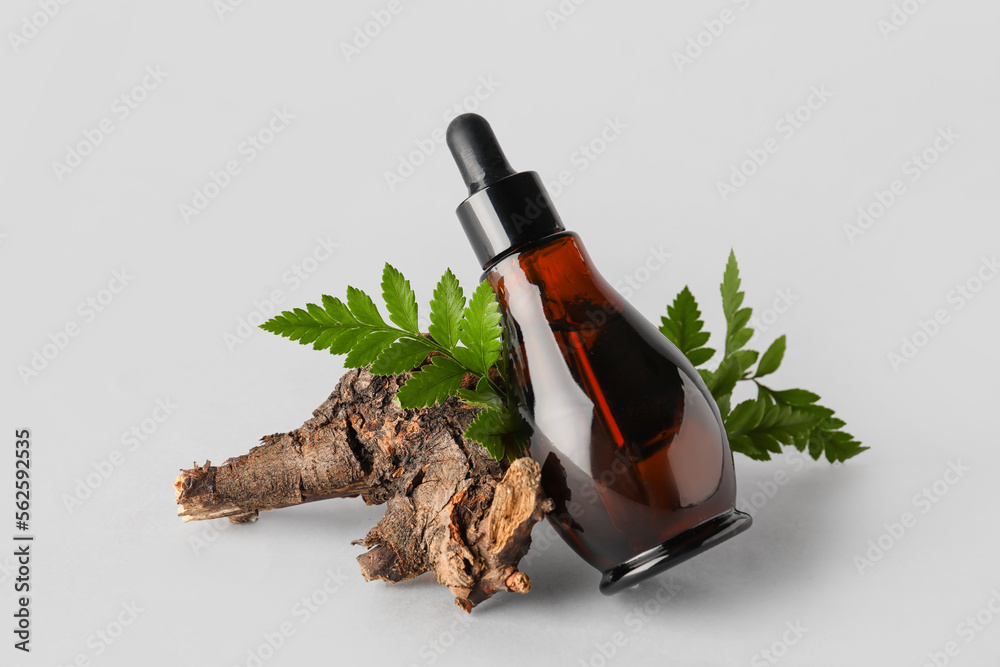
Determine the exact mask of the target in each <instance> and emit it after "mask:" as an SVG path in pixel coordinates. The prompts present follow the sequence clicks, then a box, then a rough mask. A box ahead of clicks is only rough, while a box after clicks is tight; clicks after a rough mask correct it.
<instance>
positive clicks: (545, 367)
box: [448, 114, 751, 593]
mask: <svg viewBox="0 0 1000 667" xmlns="http://www.w3.org/2000/svg"><path fill="white" fill-rule="evenodd" d="M448 143H449V147H450V148H451V150H452V153H453V155H454V156H455V158H456V161H457V162H458V165H459V169H460V170H461V172H462V175H463V176H464V177H465V180H466V183H467V184H468V185H469V193H470V196H469V198H468V199H466V200H465V201H464V202H463V203H462V205H461V206H459V208H458V216H459V219H460V220H461V222H462V224H463V227H464V228H465V231H466V234H467V236H468V237H469V240H470V242H471V243H472V245H473V248H474V250H475V251H476V254H477V256H478V258H479V260H480V262H481V263H482V266H483V268H484V270H485V273H484V278H485V279H486V280H487V281H489V283H490V285H491V286H492V288H493V290H494V292H495V293H496V294H497V297H498V300H499V302H500V307H501V313H502V316H503V325H504V344H505V346H506V348H507V349H506V352H507V353H508V355H509V358H510V362H511V369H510V370H511V371H512V373H511V377H512V378H513V379H514V380H515V381H516V383H517V386H516V387H515V388H514V389H515V394H516V396H517V399H518V402H519V409H520V410H521V412H522V414H524V416H525V418H526V419H527V420H528V422H529V423H530V424H531V426H532V430H533V435H532V439H531V445H530V453H531V456H532V457H533V458H535V459H536V460H537V461H538V462H539V463H540V464H541V465H542V485H543V488H544V490H545V492H546V493H547V494H548V495H549V497H551V498H552V499H553V500H554V501H555V504H556V509H555V511H554V512H553V513H552V514H551V515H550V520H551V521H552V523H553V525H554V526H555V527H556V529H557V531H558V532H559V534H560V535H561V536H562V537H563V539H565V540H566V542H567V543H568V544H569V545H570V546H571V547H572V548H573V549H574V550H575V551H576V552H577V553H578V554H579V555H580V556H581V557H583V558H584V559H585V560H586V561H587V562H589V563H590V564H591V565H593V566H594V567H596V568H597V569H598V570H600V571H602V572H603V573H604V577H603V579H602V582H601V589H602V591H604V592H606V593H612V592H616V591H617V590H620V589H622V588H624V587H628V586H631V585H632V584H634V583H635V582H636V581H638V580H640V579H642V578H645V577H648V576H651V575H653V574H655V573H657V572H659V571H662V570H664V569H666V568H667V567H670V566H672V565H675V564H677V563H679V562H681V561H683V560H686V559H687V558H690V557H691V556H693V555H696V554H697V553H700V552H701V551H703V550H704V549H707V548H709V547H711V546H714V545H715V544H717V543H719V542H721V541H723V540H725V539H728V538H729V537H732V536H733V535H735V534H737V533H738V532H741V531H742V530H745V529H746V528H748V527H749V526H750V522H751V520H750V517H749V516H748V515H745V514H743V513H740V512H737V511H736V510H735V509H734V503H735V499H736V482H735V476H734V472H733V461H732V453H731V452H730V450H729V443H728V440H727V438H726V433H725V428H724V427H723V424H722V419H721V416H720V414H719V411H718V408H717V406H716V405H715V402H714V401H713V399H712V397H711V394H710V393H709V391H708V389H707V387H706V386H705V384H704V382H703V381H702V379H701V377H700V375H699V374H698V373H697V371H695V369H694V367H693V366H692V365H691V364H690V362H688V360H687V359H686V358H685V357H684V355H683V354H682V353H681V352H680V351H679V350H677V348H676V347H675V346H674V345H673V344H672V343H670V341H668V340H667V339H666V338H665V337H664V336H663V335H662V334H661V333H660V332H659V331H658V330H657V329H656V327H654V326H653V325H652V324H650V323H649V322H648V321H647V320H646V319H645V318H643V317H642V316H641V315H640V314H639V313H638V312H637V311H636V310H635V309H634V308H633V307H632V306H631V305H629V304H628V303H627V302H626V301H625V300H624V299H623V298H622V297H621V296H619V295H618V294H617V293H616V292H615V291H614V290H613V289H612V288H611V286H610V285H609V284H608V283H607V282H606V281H605V280H604V279H603V278H602V277H601V275H600V274H599V273H598V272H597V271H596V269H595V268H594V267H593V265H592V263H591V261H590V257H589V256H588V254H587V252H586V250H585V248H584V246H583V244H582V242H581V241H580V239H579V237H578V236H577V235H576V234H574V233H572V232H567V231H565V228H564V227H563V225H562V222H561V220H560V219H559V216H558V214H557V213H556V212H555V209H554V207H553V206H552V202H551V200H550V199H549V197H548V195H547V193H546V192H545V188H544V186H543V185H542V182H541V180H540V179H539V177H538V175H537V174H535V173H534V172H522V173H517V172H514V170H513V169H512V168H511V167H510V165H509V164H508V163H507V160H506V158H505V157H504V155H503V153H502V151H501V150H500V147H499V145H498V144H497V142H496V137H495V136H494V135H493V132H492V130H491V129H490V127H489V125H488V124H487V123H486V121H485V120H484V119H482V118H481V117H479V116H476V115H473V114H466V115H463V116H459V117H458V118H456V119H455V120H454V121H453V122H452V124H451V126H450V127H449V129H448Z"/></svg>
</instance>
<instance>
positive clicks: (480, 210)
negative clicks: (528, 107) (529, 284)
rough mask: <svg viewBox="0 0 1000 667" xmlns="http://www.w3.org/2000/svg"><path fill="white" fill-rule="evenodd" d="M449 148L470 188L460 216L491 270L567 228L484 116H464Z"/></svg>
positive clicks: (451, 130)
mask: <svg viewBox="0 0 1000 667" xmlns="http://www.w3.org/2000/svg"><path fill="white" fill-rule="evenodd" d="M447 139H448V148H450V149H451V154H452V156H453V157H454V158H455V162H456V163H458V170H459V171H460V172H461V173H462V178H463V179H465V184H466V185H467V186H469V198H468V199H466V200H465V201H464V202H462V203H461V205H460V206H459V207H458V209H457V211H456V213H457V214H458V219H459V221H460V222H461V223H462V227H463V228H464V229H465V235H466V236H468V237H469V243H471V244H472V249H473V250H474V251H475V253H476V257H477V258H478V259H479V262H480V264H482V266H483V269H487V268H488V267H489V266H490V265H492V264H494V263H495V262H496V261H497V260H498V259H500V257H501V256H503V255H505V254H507V253H508V252H509V251H512V250H514V249H516V248H518V247H520V246H523V245H524V244H526V243H530V242H531V241H536V240H538V239H540V238H543V237H545V236H548V235H549V234H553V233H555V232H561V231H563V230H564V229H565V228H564V227H563V225H562V221H561V220H560V219H559V214H558V213H556V210H555V207H554V206H553V204H552V199H551V197H549V194H548V192H546V190H545V185H544V184H543V183H542V179H541V178H539V176H538V174H537V173H535V172H533V171H524V172H516V171H514V169H513V168H511V166H510V163H509V162H507V158H506V157H505V156H504V154H503V150H502V149H501V148H500V144H499V142H497V138H496V135H495V134H493V128H491V127H490V124H489V123H487V122H486V119H485V118H483V117H482V116H478V115H476V114H473V113H467V114H462V115H461V116H458V117H457V118H455V120H453V121H451V124H450V125H449V126H448V135H447Z"/></svg>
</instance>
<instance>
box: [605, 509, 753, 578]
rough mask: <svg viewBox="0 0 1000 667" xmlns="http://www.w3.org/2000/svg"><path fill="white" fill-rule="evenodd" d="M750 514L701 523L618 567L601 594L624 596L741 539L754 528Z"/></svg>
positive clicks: (732, 514) (609, 574)
mask: <svg viewBox="0 0 1000 667" xmlns="http://www.w3.org/2000/svg"><path fill="white" fill-rule="evenodd" d="M752 523H753V519H752V518H751V517H750V515H749V514H744V513H743V512H740V511H738V510H735V509H734V510H730V511H729V512H727V513H725V514H720V515H719V516H717V517H714V518H712V519H709V520H708V521H705V522H704V523H700V524H698V525H697V526H695V527H694V528H690V529H688V530H686V531H684V532H683V533H681V534H680V535H678V536H676V537H672V538H670V539H669V540H667V541H666V542H664V543H663V544H661V545H660V546H658V547H654V548H652V549H650V550H649V551H646V552H644V553H641V554H639V555H638V556H636V557H635V558H631V559H629V560H627V561H625V562H624V563H622V564H621V565H616V566H615V567H613V568H611V569H610V570H608V571H607V572H605V573H604V576H603V577H601V586H600V589H601V592H602V593H604V594H605V595H614V594H615V593H620V592H621V591H623V590H625V589H626V588H631V587H632V586H634V585H636V584H637V583H639V582H640V581H643V580H645V579H649V578H650V577H654V576H656V575H657V574H660V573H661V572H663V571H664V570H668V569H670V568H672V567H673V566H674V565H679V564H680V563H683V562H684V561H686V560H687V559H689V558H692V557H694V556H697V555H698V554H700V553H702V552H703V551H705V550H707V549H711V548H712V547H714V546H716V545H717V544H721V543H722V542H725V541H726V540H728V539H729V538H730V537H733V536H735V535H739V534H740V533H742V532H743V531H744V530H746V529H747V528H749V527H750V524H752Z"/></svg>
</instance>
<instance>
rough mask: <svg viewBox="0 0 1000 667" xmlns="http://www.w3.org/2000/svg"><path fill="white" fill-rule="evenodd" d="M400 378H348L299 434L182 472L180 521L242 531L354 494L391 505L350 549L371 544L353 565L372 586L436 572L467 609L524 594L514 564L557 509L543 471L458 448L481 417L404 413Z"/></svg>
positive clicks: (459, 412)
mask: <svg viewBox="0 0 1000 667" xmlns="http://www.w3.org/2000/svg"><path fill="white" fill-rule="evenodd" d="M407 377H408V375H406V374H404V375H398V376H388V377H379V376H374V375H372V374H371V373H369V372H368V371H366V370H364V369H359V370H352V371H350V372H348V373H347V374H346V375H344V377H343V378H341V380H340V382H339V383H338V384H337V387H336V389H335V390H334V391H333V393H332V394H331V395H330V397H329V398H328V399H327V400H326V401H325V402H324V403H323V404H322V405H321V406H319V407H318V408H317V409H316V410H315V411H314V412H313V417H312V419H310V420H308V421H307V422H305V424H303V425H302V426H301V427H300V428H298V429H296V430H295V431H292V432H290V433H282V434H277V435H269V436H266V437H264V438H263V439H262V444H261V445H259V446H257V447H254V448H253V449H252V450H250V452H249V453H248V454H245V455H243V456H238V457H236V458H232V459H229V460H228V461H226V462H225V463H223V464H222V465H221V466H217V467H213V466H212V465H211V463H210V462H206V463H205V465H204V466H200V467H195V468H193V469H191V470H183V471H181V474H180V475H179V476H178V478H177V481H176V483H175V484H174V487H175V489H176V500H177V503H178V505H180V507H179V508H178V510H177V513H178V515H179V516H180V517H181V518H182V519H183V520H184V521H193V520H201V519H216V518H221V517H228V518H229V519H230V521H233V522H235V523H243V522H248V521H253V520H255V519H256V518H257V515H258V514H259V512H260V511H261V510H270V509H277V508H280V507H289V506H291V505H298V504H300V503H307V502H312V501H315V500H324V499H327V498H349V497H356V496H361V497H362V498H364V500H365V502H367V503H368V504H370V505H371V504H383V503H384V504H386V506H387V507H386V512H385V515H384V516H383V517H382V519H381V520H380V521H379V522H378V524H377V525H375V527H373V528H372V529H371V530H370V531H369V532H368V535H366V536H365V537H364V539H361V540H356V541H355V542H354V543H355V544H360V545H362V546H365V547H368V548H369V550H368V551H367V552H366V553H364V554H362V555H360V556H359V557H358V562H359V563H360V565H361V572H362V574H363V575H364V577H365V578H366V579H368V580H369V581H371V580H373V579H383V580H386V581H390V582H399V581H404V580H406V579H411V578H413V577H416V576H419V575H421V574H423V573H425V572H433V573H434V574H435V576H436V577H437V580H438V581H439V582H440V583H441V584H443V585H445V586H447V587H448V588H449V589H450V590H451V592H452V593H453V594H454V595H455V602H456V604H458V605H459V606H460V607H462V608H463V609H465V610H466V611H470V610H471V609H472V607H473V606H475V605H477V604H479V603H480V602H482V601H483V600H486V599H487V598H489V597H491V596H492V595H493V594H495V593H497V592H498V591H512V592H515V593H526V592H528V590H530V586H531V584H530V580H529V579H528V577H527V575H525V574H524V573H523V572H520V571H519V570H518V569H517V564H518V562H519V561H520V560H521V558H522V557H523V556H524V554H525V553H527V550H528V547H529V546H530V544H531V529H532V527H533V526H534V524H535V523H537V522H538V521H539V520H540V519H541V518H542V517H543V515H544V513H545V512H546V511H548V510H549V509H551V504H552V503H551V501H550V500H548V499H547V498H546V497H545V496H544V494H543V493H542V490H541V485H540V471H539V467H538V464H537V463H535V462H534V461H532V460H531V459H529V458H523V459H518V460H517V461H514V462H513V463H512V464H510V466H509V467H505V466H502V465H501V464H500V463H498V462H497V461H495V460H493V459H492V458H491V457H490V455H489V454H488V453H487V452H486V450H485V449H483V447H482V446H480V445H479V444H478V443H474V442H471V441H468V440H465V439H464V438H463V437H462V433H463V432H464V431H465V428H466V427H467V426H468V424H469V422H471V421H472V419H473V417H474V416H475V414H476V410H475V409H474V408H470V407H468V406H465V405H463V404H462V403H460V402H459V401H457V400H456V399H449V400H448V401H446V402H445V403H442V404H440V405H436V406H433V407H430V408H425V409H422V410H403V409H401V408H400V407H399V405H398V403H396V402H395V400H394V398H395V395H396V391H397V390H398V389H399V387H400V386H401V385H402V383H403V382H404V381H405V380H406V378H407ZM467 379H468V380H471V379H472V378H471V377H470V378H467Z"/></svg>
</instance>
